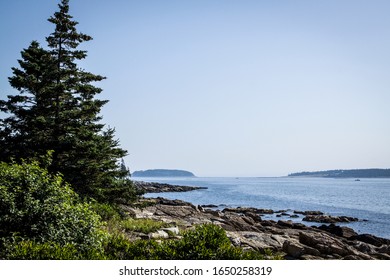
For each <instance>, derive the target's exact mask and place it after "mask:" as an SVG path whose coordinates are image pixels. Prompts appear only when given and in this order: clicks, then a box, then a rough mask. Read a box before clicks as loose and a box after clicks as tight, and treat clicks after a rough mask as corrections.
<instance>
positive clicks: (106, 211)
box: [90, 201, 121, 221]
mask: <svg viewBox="0 0 390 280" xmlns="http://www.w3.org/2000/svg"><path fill="white" fill-rule="evenodd" d="M90 205H91V209H92V210H93V211H95V212H96V213H97V214H98V215H99V216H100V217H101V218H102V220H103V221H110V220H120V218H121V215H120V212H119V209H118V207H117V206H116V205H115V204H109V203H99V202H97V201H94V202H92V203H91V204H90Z"/></svg>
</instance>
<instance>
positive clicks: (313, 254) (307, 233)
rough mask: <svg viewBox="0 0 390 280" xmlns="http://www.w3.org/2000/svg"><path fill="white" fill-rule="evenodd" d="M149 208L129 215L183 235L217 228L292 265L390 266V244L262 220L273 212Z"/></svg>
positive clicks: (332, 228) (175, 205)
mask: <svg viewBox="0 0 390 280" xmlns="http://www.w3.org/2000/svg"><path fill="white" fill-rule="evenodd" d="M148 205H149V206H147V207H145V208H142V209H141V208H135V207H133V208H132V207H126V211H127V212H129V213H130V214H131V215H133V216H134V217H136V218H150V219H155V220H161V221H164V222H167V223H170V224H173V225H176V226H178V227H179V228H181V229H185V228H191V227H193V226H194V225H197V224H204V223H213V224H216V225H219V226H221V227H222V228H223V229H225V231H226V233H227V235H228V237H229V238H230V240H231V242H232V244H233V245H234V246H240V247H242V248H245V249H248V250H257V251H260V252H264V251H265V250H267V249H268V250H272V251H273V252H275V253H278V254H281V255H282V256H284V258H286V259H304V260H311V259H352V260H371V259H387V260H390V240H388V239H384V238H379V237H375V236H372V235H367V234H362V235H359V234H357V233H356V232H354V231H353V230H352V229H350V228H347V227H340V226H337V225H334V224H330V225H324V226H320V227H309V226H306V225H303V224H301V223H293V222H292V221H282V220H280V221H278V222H275V221H272V220H263V219H262V218H261V216H260V215H261V214H262V213H269V212H270V211H269V210H268V209H256V208H228V209H224V210H223V211H219V210H213V209H209V208H203V207H200V206H195V205H193V204H191V203H188V202H184V201H181V200H168V199H164V198H156V199H148ZM311 214H313V213H311ZM316 214H318V215H323V214H322V213H321V214H320V213H316ZM162 235H163V236H162ZM156 236H161V238H166V235H165V234H162V233H161V232H159V233H158V234H156V235H155V236H153V238H155V237H156Z"/></svg>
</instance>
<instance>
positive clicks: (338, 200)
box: [133, 177, 390, 238]
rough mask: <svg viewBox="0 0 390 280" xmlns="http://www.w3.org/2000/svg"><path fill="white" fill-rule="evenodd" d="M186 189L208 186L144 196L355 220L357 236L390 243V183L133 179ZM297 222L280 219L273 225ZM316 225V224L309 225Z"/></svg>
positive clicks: (270, 216) (275, 179)
mask: <svg viewBox="0 0 390 280" xmlns="http://www.w3.org/2000/svg"><path fill="white" fill-rule="evenodd" d="M133 179H135V180H141V181H146V182H160V183H168V184H176V185H184V186H199V187H207V189H204V190H196V191H191V192H184V193H158V194H146V195H145V197H157V196H161V197H165V198H169V199H181V200H184V201H188V202H191V203H193V204H195V205H202V204H215V205H218V206H219V208H224V207H238V206H242V207H244V206H246V207H256V208H268V209H273V210H288V212H290V213H292V211H293V210H319V211H322V212H324V213H326V214H329V215H334V216H341V215H343V216H352V217H356V218H359V219H360V220H361V221H359V222H353V223H349V224H345V225H346V226H348V227H351V228H353V229H354V230H355V231H357V232H358V233H370V234H374V235H376V236H381V237H385V238H390V179H361V181H355V180H354V179H326V178H298V177H295V178H294V177H280V178H133ZM302 217H303V216H300V217H299V218H294V219H291V218H283V217H282V218H278V217H276V215H269V216H266V217H264V218H269V219H273V220H278V219H291V220H293V221H294V222H302ZM306 224H308V225H316V224H314V223H306Z"/></svg>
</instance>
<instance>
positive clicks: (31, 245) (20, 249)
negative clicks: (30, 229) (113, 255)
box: [4, 240, 105, 260]
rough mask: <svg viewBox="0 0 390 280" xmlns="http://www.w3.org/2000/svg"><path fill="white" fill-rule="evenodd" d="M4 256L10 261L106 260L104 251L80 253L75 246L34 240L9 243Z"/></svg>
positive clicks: (6, 245) (92, 250)
mask: <svg viewBox="0 0 390 280" xmlns="http://www.w3.org/2000/svg"><path fill="white" fill-rule="evenodd" d="M4 254H5V256H6V257H7V259H9V260H85V259H88V260H93V259H105V256H104V254H103V251H102V250H98V249H91V250H88V251H79V250H78V249H77V246H76V245H75V244H65V245H60V244H58V243H54V242H45V243H37V242H35V241H32V240H23V241H19V242H7V243H6V244H5V245H4Z"/></svg>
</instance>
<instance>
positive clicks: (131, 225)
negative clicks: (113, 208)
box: [120, 218, 169, 233]
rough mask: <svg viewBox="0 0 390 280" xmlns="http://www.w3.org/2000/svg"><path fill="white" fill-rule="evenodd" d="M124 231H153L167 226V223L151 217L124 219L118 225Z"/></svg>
mask: <svg viewBox="0 0 390 280" xmlns="http://www.w3.org/2000/svg"><path fill="white" fill-rule="evenodd" d="M120 226H121V227H122V228H123V229H125V230H126V231H136V232H142V233H150V232H154V231H156V230H158V229H160V228H162V227H166V226H169V224H167V223H164V222H162V221H155V220H152V219H131V218H129V219H126V220H123V221H122V222H121V225H120Z"/></svg>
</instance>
